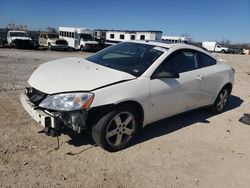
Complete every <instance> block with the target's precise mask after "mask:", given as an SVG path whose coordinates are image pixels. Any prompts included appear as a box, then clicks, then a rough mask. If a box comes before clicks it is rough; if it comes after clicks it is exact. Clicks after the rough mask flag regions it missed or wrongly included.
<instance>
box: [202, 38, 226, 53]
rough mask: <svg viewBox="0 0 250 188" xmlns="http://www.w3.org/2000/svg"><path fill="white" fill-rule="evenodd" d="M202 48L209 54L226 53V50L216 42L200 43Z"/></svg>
mask: <svg viewBox="0 0 250 188" xmlns="http://www.w3.org/2000/svg"><path fill="white" fill-rule="evenodd" d="M202 47H203V48H205V49H207V50H208V51H210V52H220V53H228V48H226V47H223V46H222V45H220V44H217V42H207V41H205V42H202Z"/></svg>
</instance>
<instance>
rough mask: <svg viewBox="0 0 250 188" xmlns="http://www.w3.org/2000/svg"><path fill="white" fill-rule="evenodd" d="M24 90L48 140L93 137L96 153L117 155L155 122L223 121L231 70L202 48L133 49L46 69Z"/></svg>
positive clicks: (137, 44)
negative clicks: (202, 117) (217, 116)
mask: <svg viewBox="0 0 250 188" xmlns="http://www.w3.org/2000/svg"><path fill="white" fill-rule="evenodd" d="M28 83H29V86H30V87H28V88H26V92H25V93H24V94H22V95H21V103H22V105H23V107H24V109H25V110H26V111H27V112H28V113H29V114H30V115H31V116H32V117H33V118H34V119H35V120H36V121H37V122H39V123H40V124H41V125H42V126H44V127H46V132H47V133H49V132H50V131H52V130H56V131H57V132H58V131H60V130H61V129H63V128H64V127H69V128H71V129H72V130H74V131H75V132H76V133H81V132H82V131H84V130H91V132H92V137H93V140H94V141H95V142H96V143H97V144H98V145H99V146H101V147H102V148H104V149H105V150H108V151H118V150H120V149H123V148H125V147H127V146H128V145H129V144H130V143H131V141H132V140H133V139H134V137H135V135H136V134H137V133H138V131H139V129H140V128H141V127H144V126H146V125H148V124H150V123H152V122H155V121H158V120H160V119H163V118H166V117H170V116H173V115H176V114H179V113H183V112H186V111H189V110H193V109H197V108H201V107H204V106H209V107H210V108H211V109H212V110H213V111H214V112H215V113H221V112H222V111H223V109H224V107H225V105H226V104H227V101H228V99H229V96H230V93H231V91H232V88H233V83H234V70H233V69H232V68H231V67H230V66H228V65H226V64H224V63H222V62H220V61H219V60H218V59H216V58H215V57H213V56H211V54H210V53H208V52H206V51H204V50H202V49H201V48H197V47H194V46H190V45H186V44H177V43H176V44H166V43H163V42H154V41H133V42H122V43H119V44H117V45H113V46H111V47H109V48H106V49H104V50H102V51H100V52H97V53H96V54H94V55H92V56H89V57H88V58H86V59H84V58H81V57H79V58H66V59H60V60H55V61H51V62H48V63H45V64H43V65H41V66H40V67H38V68H37V69H36V70H35V72H34V73H33V74H32V75H31V77H30V79H29V81H28ZM166 126H167V125H166Z"/></svg>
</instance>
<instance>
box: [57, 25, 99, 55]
mask: <svg viewBox="0 0 250 188" xmlns="http://www.w3.org/2000/svg"><path fill="white" fill-rule="evenodd" d="M93 35H94V30H91V29H87V28H73V27H59V36H60V38H62V39H64V40H66V41H67V42H68V45H69V47H71V48H74V49H76V50H81V51H86V50H88V51H95V50H98V47H99V45H98V44H99V43H98V42H97V41H96V40H95V38H94V37H93Z"/></svg>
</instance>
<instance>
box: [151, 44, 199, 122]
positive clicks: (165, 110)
mask: <svg viewBox="0 0 250 188" xmlns="http://www.w3.org/2000/svg"><path fill="white" fill-rule="evenodd" d="M198 66H199V65H198V61H197V53H196V52H195V51H193V50H189V49H187V50H179V51H176V52H174V53H173V54H171V55H169V56H168V57H167V58H166V60H164V62H163V63H162V64H161V65H160V66H159V67H158V69H157V70H156V72H155V73H157V72H161V71H165V72H176V73H178V74H179V78H152V79H151V81H150V87H151V107H152V108H151V110H152V111H151V114H152V119H153V120H154V121H155V120H159V119H162V118H165V117H169V116H172V115H175V114H178V113H181V112H184V111H188V110H191V109H194V108H197V107H199V106H200V99H201V92H202V90H203V86H202V84H204V82H203V75H202V72H201V71H200V69H198V68H199V67H198ZM155 73H154V74H155Z"/></svg>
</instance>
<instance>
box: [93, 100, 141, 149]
mask: <svg viewBox="0 0 250 188" xmlns="http://www.w3.org/2000/svg"><path fill="white" fill-rule="evenodd" d="M138 122H139V121H138V114H137V111H136V110H135V109H134V108H133V107H131V106H127V105H124V106H120V107H117V108H116V109H114V110H112V111H111V112H109V113H107V114H106V115H104V116H103V117H102V118H100V120H99V121H98V122H97V123H96V124H95V125H94V126H93V127H92V138H93V140H94V141H95V143H96V144H98V145H99V146H101V147H102V148H103V149H105V150H107V151H110V152H115V151H119V150H121V149H124V148H126V147H127V146H128V145H129V144H130V143H131V142H132V140H133V139H134V137H135V135H136V133H137V131H138V128H139V123H138Z"/></svg>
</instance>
